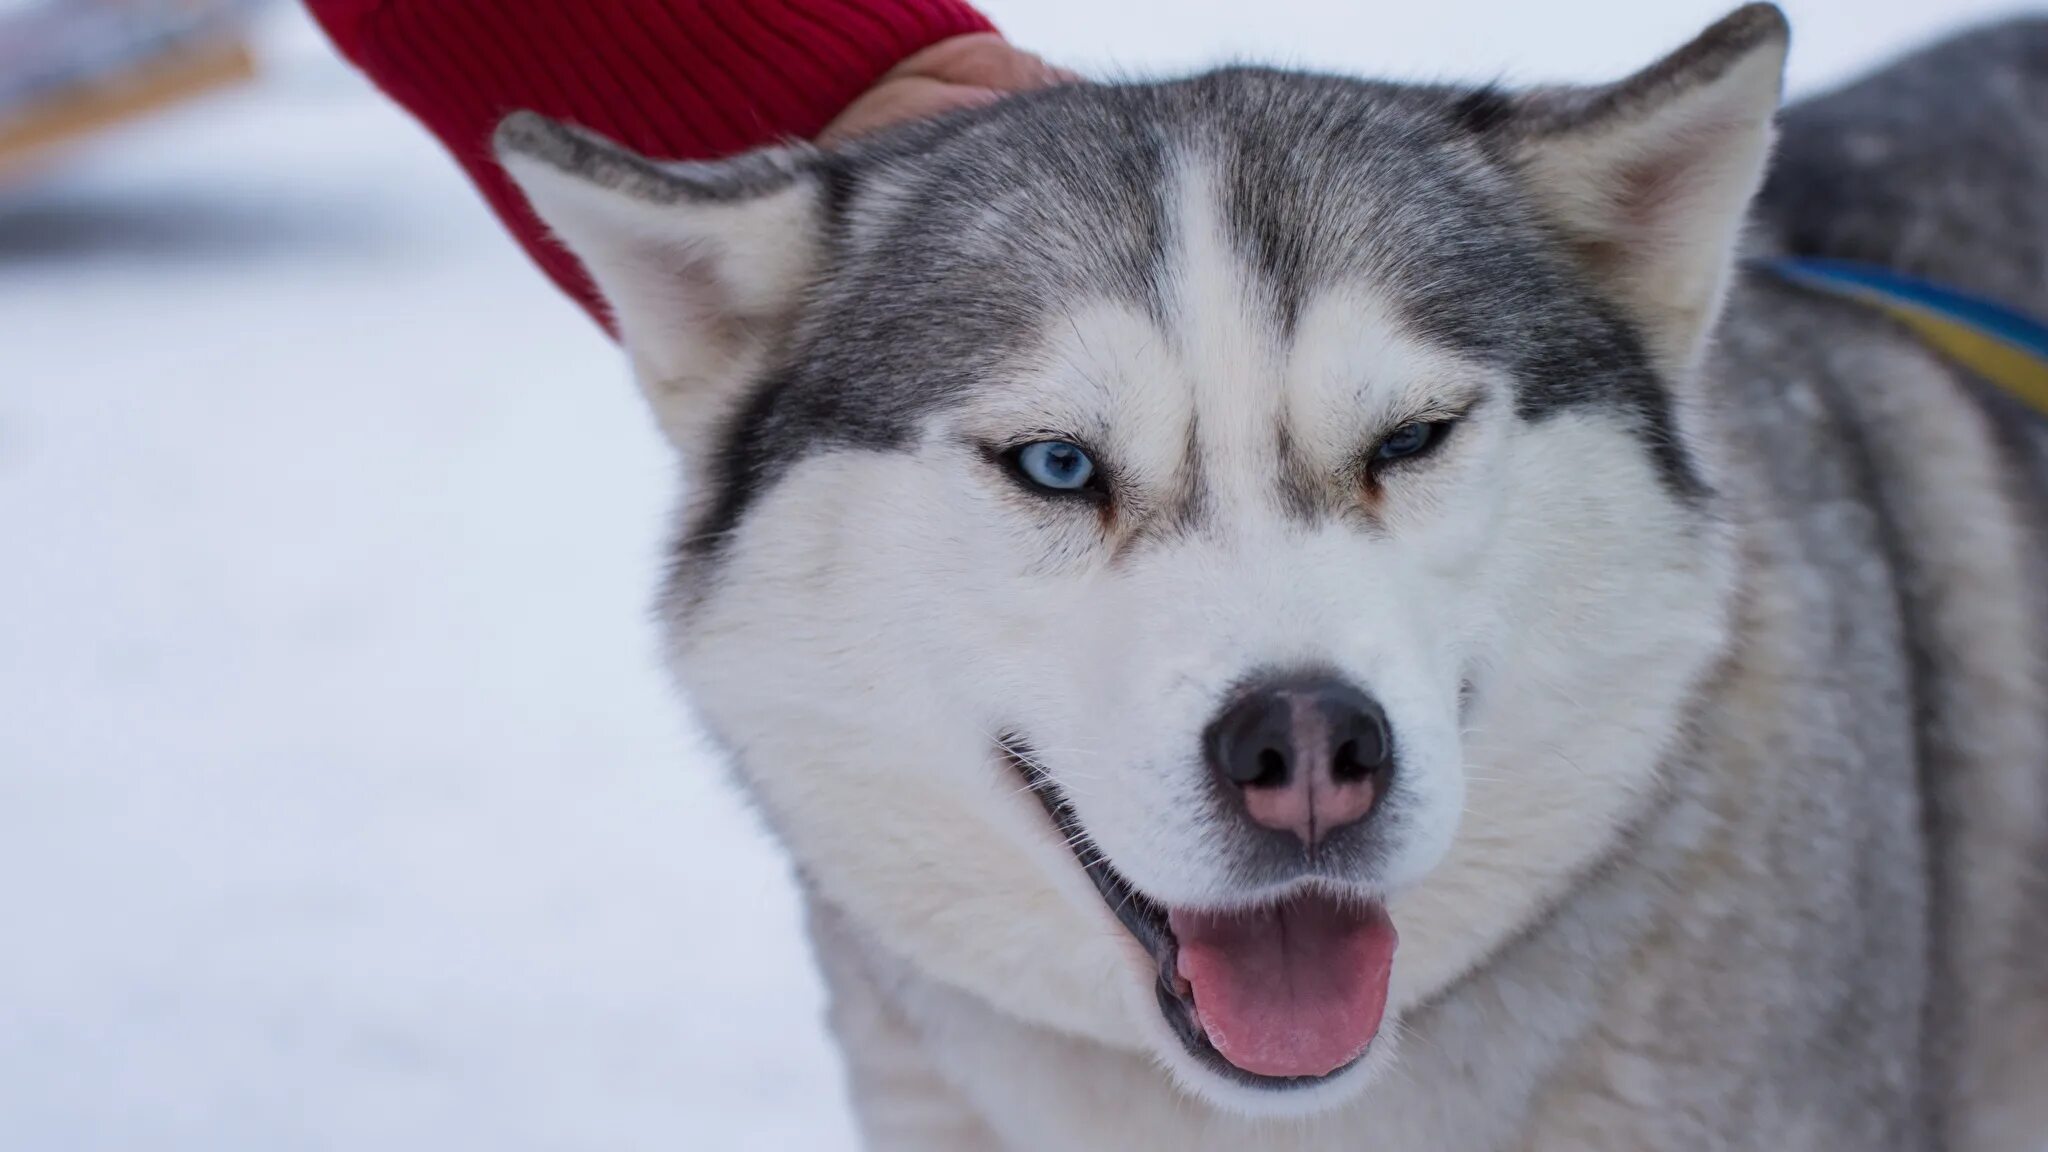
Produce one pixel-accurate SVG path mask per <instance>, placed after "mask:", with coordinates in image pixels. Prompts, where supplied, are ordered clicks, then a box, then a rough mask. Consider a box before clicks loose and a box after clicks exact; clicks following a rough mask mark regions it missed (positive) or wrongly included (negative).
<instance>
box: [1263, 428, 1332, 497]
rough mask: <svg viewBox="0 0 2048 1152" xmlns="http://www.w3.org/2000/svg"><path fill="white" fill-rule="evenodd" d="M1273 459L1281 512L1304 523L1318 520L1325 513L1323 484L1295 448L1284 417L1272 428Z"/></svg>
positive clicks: (1306, 460) (1313, 469)
mask: <svg viewBox="0 0 2048 1152" xmlns="http://www.w3.org/2000/svg"><path fill="white" fill-rule="evenodd" d="M1273 460H1274V464H1275V467H1276V468H1277V470H1278V473H1277V475H1276V477H1275V482H1276V484H1277V486H1278V489H1279V492H1280V507H1281V510H1282V511H1284V512H1286V513H1287V514H1288V515H1289V516H1292V517H1294V518H1295V519H1296V520H1300V521H1303V522H1306V523H1312V522H1314V521H1315V520H1317V519H1319V518H1320V517H1321V516H1322V514H1323V512H1324V511H1325V504H1324V500H1323V498H1322V497H1323V491H1322V485H1321V484H1320V483H1319V482H1318V481H1319V478H1318V476H1317V473H1316V470H1315V466H1314V465H1312V464H1311V463H1309V461H1308V459H1307V458H1306V457H1304V456H1303V455H1302V452H1301V450H1300V449H1299V448H1298V447H1296V446H1295V443H1294V433H1293V432H1292V431H1290V430H1289V429H1288V427H1287V420H1286V418H1285V417H1282V418H1281V419H1279V420H1277V421H1275V422H1274V425H1273Z"/></svg>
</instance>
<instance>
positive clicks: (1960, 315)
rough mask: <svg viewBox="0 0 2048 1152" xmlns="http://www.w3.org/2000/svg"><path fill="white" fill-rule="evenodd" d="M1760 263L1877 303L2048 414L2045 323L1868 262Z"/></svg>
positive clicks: (1795, 260)
mask: <svg viewBox="0 0 2048 1152" xmlns="http://www.w3.org/2000/svg"><path fill="white" fill-rule="evenodd" d="M1763 267H1764V268H1767V269H1769V270H1770V271H1772V272H1775V273H1777V274H1778V275H1779V276H1781V277H1783V278H1784V279H1786V280H1788V281H1790V282H1792V283H1794V284H1798V285H1801V286H1803V287H1806V288H1811V289H1814V290H1815V291H1819V292H1826V293H1828V294H1830V295H1834V296H1840V297H1842V298H1844V299H1847V300H1854V301H1857V302H1859V303H1862V304H1867V305H1869V306H1871V307H1873V308H1876V309H1877V310H1878V311H1880V312H1883V313H1885V314H1887V315H1889V316H1891V317H1892V318H1893V319H1895V320H1897V321H1898V322H1899V323H1901V324H1904V325H1905V326H1906V327H1907V328H1910V329H1912V330H1913V332H1914V334H1916V335H1918V336H1919V337H1920V338H1921V339H1923V340H1925V341H1927V343H1928V344H1929V345H1931V346H1932V347H1933V348H1934V349H1935V350H1936V351H1939V352H1941V353H1942V354H1943V355H1946V356H1948V357H1949V358H1950V359H1952V360H1954V361H1955V362H1956V363H1958V364H1960V365H1962V366H1963V367H1965V368H1968V369H1969V370H1970V371H1972V372H1975V373H1977V374H1978V375H1979V376H1982V377H1984V378H1985V379H1986V380H1989V381H1990V382H1991V383H1993V384H1996V385H1998V386H1999V387H2000V388H2003V389H2005V390H2006V391H2007V392H2010V393H2012V394H2013V395H2014V396H2015V397H2018V398H2019V399H2020V400H2022V401H2025V402H2026V403H2027V404H2028V405H2029V406H2030V407H2032V408H2033V409H2034V410H2035V411H2036V412H2040V413H2042V414H2043V415H2048V324H2043V323H2042V322H2041V321H2039V320H2036V319H2034V318H2033V317H2031V316H2028V315H2025V314H2024V313H2021V312H2016V311H2014V310H2013V309H2011V308H2008V307H2006V306H2005V305H2003V304H1999V303H1997V302H1996V301H1992V300H1987V299H1985V298H1983V297H1981V296H1972V295H1969V294H1967V293H1963V292H1958V291H1956V290H1954V289H1952V288H1948V287H1944V286H1943V285H1940V284H1934V283H1931V282H1929V281H1926V280H1921V279H1918V278H1916V277H1912V276H1907V275H1904V274H1903V273H1899V272H1893V271H1891V270H1890V269H1887V268H1880V267H1877V266H1875V265H1871V264H1859V263H1856V262H1853V261H1848V260H1822V259H1818V258H1812V257H1790V258H1785V259H1777V260H1768V261H1765V262H1764V263H1763Z"/></svg>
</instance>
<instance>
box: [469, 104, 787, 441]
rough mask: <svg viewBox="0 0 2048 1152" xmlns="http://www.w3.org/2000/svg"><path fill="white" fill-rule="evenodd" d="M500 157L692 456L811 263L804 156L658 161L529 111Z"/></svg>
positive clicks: (758, 363) (780, 325)
mask: <svg viewBox="0 0 2048 1152" xmlns="http://www.w3.org/2000/svg"><path fill="white" fill-rule="evenodd" d="M495 147H496V150H497V155H498V160H499V162H500V163H501V164H503V165H504V167H505V170H506V172H507V173H509V174H510V175H511V177H512V179H513V181H514V182H515V183H516V184H518V186H519V189H520V191H522V192H524V193H525V194H526V199H527V202H528V203H529V204H531V205H532V206H533V210H534V212H535V214H537V215H538V216H539V217H540V219H541V221H542V223H544V224H546V225H547V226H548V228H549V229H550V230H552V231H553V232H554V234H555V235H556V236H557V237H558V238H559V239H560V240H561V241H562V243H563V244H564V245H566V246H567V247H568V249H569V251H570V252H572V253H574V254H575V256H576V258H577V259H578V260H580V261H582V263H583V267H584V269H585V270H586V271H588V272H589V274H590V277H591V279H592V280H593V281H595V282H596V285H597V289H598V291H599V292H600V293H601V294H602V295H603V296H604V300H605V304H606V306H607V307H609V308H610V309H611V315H612V319H613V321H614V322H615V323H616V324H617V326H618V331H619V338H620V340H621V341H622V342H623V343H624V344H625V346H626V350H627V352H628V353H629V354H630V355H631V356H632V358H633V362H634V368H635V370H636V373H637V375H638V376H639V378H640V382H641V386H642V388H644V389H645V390H646V392H647V398H648V400H649V402H650V403H651V404H653V406H654V411H655V417H656V419H657V420H658V421H659V422H660V424H661V426H662V430H663V431H664V432H666V433H667V434H668V437H669V439H670V440H671V441H673V442H674V443H675V444H676V445H677V446H678V447H679V448H682V449H684V450H685V451H688V452H696V451H699V450H701V449H703V448H704V447H705V446H706V445H705V442H704V441H705V438H706V436H707V435H708V434H709V430H710V429H711V427H712V426H713V425H714V424H715V422H716V421H717V418H718V417H719V416H720V415H721V414H722V413H724V412H725V411H726V410H727V409H728V408H729V406H730V404H731V402H732V401H733V399H734V398H735V396H736V395H737V394H738V392H739V391H740V390H742V389H743V388H744V387H745V385H746V384H747V383H748V382H749V381H750V380H751V379H752V378H753V377H754V376H755V374H757V373H758V372H759V371H761V370H762V368H763V366H764V364H765V362H766V359H767V357H768V356H769V355H770V354H771V353H772V343H773V341H775V340H776V339H777V338H779V336H780V335H781V334H782V333H783V332H784V331H785V330H786V328H787V325H788V322H789V320H790V318H791V316H792V314H793V313H794V311H795V308H796V303H797V299H798V297H799V295H800V294H801V292H802V291H803V287H804V285H805V283H806V282H807V281H808V280H809V278H810V275H811V271H812V269H813V267H814V261H815V260H816V257H817V248H818V236H819V233H820V221H821V213H822V204H821V199H822V198H821V196H820V182H819V179H818V176H817V169H816V164H815V160H816V159H817V157H818V156H819V155H820V154H819V153H818V152H817V151H815V150H813V149H811V148H809V147H808V146H805V145H795V146H792V147H787V148H774V149H767V150H764V151H760V152H754V153H750V154H748V155H745V156H741V157H738V158H736V159H733V160H728V161H722V162H719V163H711V164H698V163H668V164H664V163H656V162H654V161H652V160H648V159H647V158H645V157H642V156H639V155H636V154H634V153H632V152H629V151H627V150H626V149H624V148H621V147H619V146H618V145H616V144H613V143H612V142H610V141H608V140H605V139H603V138H601V137H598V136H595V135H593V134H591V133H588V132H585V131H583V130H581V129H578V128H573V127H571V126H569V125H566V124H560V123H557V122H555V121H552V120H549V119H547V118H545V117H542V116H538V115H535V114H533V113H531V112H518V113H514V114H513V115H511V116H510V117H507V118H506V120H505V121H504V122H503V123H502V124H500V125H499V126H498V132H497V136H496V139H495Z"/></svg>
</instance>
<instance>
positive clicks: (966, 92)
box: [818, 76, 1007, 145]
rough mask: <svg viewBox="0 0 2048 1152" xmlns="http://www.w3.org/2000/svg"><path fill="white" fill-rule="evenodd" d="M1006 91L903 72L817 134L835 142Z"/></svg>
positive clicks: (986, 99)
mask: <svg viewBox="0 0 2048 1152" xmlns="http://www.w3.org/2000/svg"><path fill="white" fill-rule="evenodd" d="M1005 95H1007V93H1005V92H999V91H997V90H995V89H993V88H979V87H974V86H971V85H966V84H949V83H947V82H945V81H943V80H934V79H931V78H930V77H926V76H902V77H898V78H897V79H894V80H888V81H884V82H883V83H882V84H881V85H879V86H877V87H875V88H871V89H869V90H868V93H867V95H865V96H862V97H861V98H860V99H858V100H856V101H854V102H853V104H852V105H851V106H850V107H848V108H847V109H846V111H844V112H842V113H840V114H839V118H838V119H836V120H834V121H832V123H830V124H828V125H826V127H825V131H823V132H822V133H820V134H819V135H818V142H819V143H820V144H827V145H829V144H836V143H839V142H841V141H844V140H846V139H848V138H850V137H854V136H859V135H862V134H864V133H868V132H873V131H876V130H878V129H881V128H886V127H888V126H889V125H891V124H900V123H902V122H903V121H905V120H921V119H924V118H926V117H930V116H937V115H939V114H941V113H944V112H951V111H952V110H954V109H956V108H971V107H974V106H975V105H978V104H987V103H989V102H991V101H993V100H998V99H1001V98H1002V97H1003V96H1005Z"/></svg>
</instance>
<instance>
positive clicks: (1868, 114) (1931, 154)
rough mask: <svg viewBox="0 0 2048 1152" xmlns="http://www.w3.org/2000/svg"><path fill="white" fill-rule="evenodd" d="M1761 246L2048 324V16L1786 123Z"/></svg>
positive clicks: (1981, 33)
mask: <svg viewBox="0 0 2048 1152" xmlns="http://www.w3.org/2000/svg"><path fill="white" fill-rule="evenodd" d="M1780 132H1781V136H1780V145H1779V152H1778V160H1777V163H1776V165H1775V166H1774V171H1773V175H1772V177H1771V179H1770V182H1769V183H1768V184H1767V185H1765V187H1764V191H1763V194H1762V196H1761V197H1760V199H1759V202H1758V210H1757V216H1758V222H1759V229H1758V232H1759V239H1760V240H1761V241H1762V242H1763V243H1764V244H1765V245H1767V246H1768V247H1769V248H1772V249H1776V250H1779V251H1783V252H1788V253H1793V254H1799V255H1825V256H1832V257H1836V258H1840V259H1852V260H1867V261H1871V262H1873V263H1878V264H1885V265H1889V266H1891V267H1894V268H1899V269H1902V270H1904V271H1907V272H1912V273H1916V274H1919V275H1923V276H1928V277H1931V278H1933V279H1936V280H1941V281H1945V282H1948V283H1951V284H1956V285H1959V286H1962V287H1964V288H1967V289H1969V290H1972V291H1975V292H1981V293H1984V294H1986V295H1989V296H1993V297H1997V298H2001V299H2003V300H2005V301H2006V302H2008V303H2010V304H2012V305H2013V306H2015V307H2018V308H2021V309H2024V310H2027V311H2031V312H2033V313H2034V314H2035V315H2048V194H2044V190H2048V17H2044V16H2036V17H2030V18H2026V19H2019V20H2012V21H2008V22H2005V23H2001V24H1994V25H1990V26H1987V27H1984V28H1979V29H1975V30H1973V31H1970V32H1966V33H1963V34H1961V35H1958V36H1956V37H1954V38H1952V39H1949V40H1947V41H1945V42H1943V43H1941V44H1939V45H1936V46H1935V47H1933V48H1930V49H1927V50H1926V51H1923V52H1920V53H1917V54H1915V55H1914V56H1912V57H1911V58H1909V59H1907V60H1905V61H1902V62H1901V63H1899V64H1897V65H1894V66H1893V67H1890V68H1887V69H1885V70H1884V71H1882V72H1880V73H1878V74H1876V75H1873V76H1871V77H1868V78H1866V79H1864V80H1861V81H1859V82H1856V83H1852V84H1850V85H1848V86H1846V87H1844V88H1842V89H1840V90H1839V91H1835V92H1831V93H1828V94H1825V95H1822V96H1819V97H1816V98H1814V99H1811V100H1807V101H1804V102H1802V103H1800V104H1798V105H1795V106H1794V107H1792V108H1791V109H1789V110H1787V112H1786V114H1785V116H1784V117H1783V120H1782V122H1781V126H1780Z"/></svg>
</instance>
